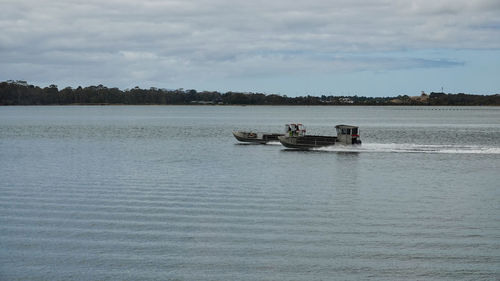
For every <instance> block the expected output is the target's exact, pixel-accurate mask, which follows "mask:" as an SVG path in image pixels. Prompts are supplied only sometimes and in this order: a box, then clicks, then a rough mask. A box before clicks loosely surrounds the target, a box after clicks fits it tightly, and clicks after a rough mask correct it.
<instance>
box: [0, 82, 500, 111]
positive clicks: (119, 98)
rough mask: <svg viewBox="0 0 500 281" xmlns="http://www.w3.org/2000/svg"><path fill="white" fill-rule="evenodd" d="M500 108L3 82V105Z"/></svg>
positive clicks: (487, 101) (447, 98)
mask: <svg viewBox="0 0 500 281" xmlns="http://www.w3.org/2000/svg"><path fill="white" fill-rule="evenodd" d="M72 104H81V105H107V104H110V105H111V104H126V105H455V106H459V105H500V95H498V94H494V95H476V94H474V95H472V94H465V93H458V94H451V93H448V94H446V93H437V92H431V93H429V94H426V93H424V92H422V93H420V94H419V95H416V96H408V95H398V96H393V97H363V96H357V95H355V96H333V95H329V96H326V95H322V96H311V95H307V96H299V97H288V96H286V95H276V94H263V93H242V92H226V93H220V92H217V91H202V92H198V91H196V90H184V89H176V90H169V89H158V88H153V87H152V88H149V89H141V88H139V87H135V88H132V89H126V90H120V89H118V88H108V87H105V86H103V85H98V86H88V87H77V88H71V87H66V88H63V89H61V90H59V89H58V87H57V86H56V85H50V86H48V87H44V88H41V87H39V86H34V85H30V84H28V83H27V82H26V81H6V82H1V83H0V105H72Z"/></svg>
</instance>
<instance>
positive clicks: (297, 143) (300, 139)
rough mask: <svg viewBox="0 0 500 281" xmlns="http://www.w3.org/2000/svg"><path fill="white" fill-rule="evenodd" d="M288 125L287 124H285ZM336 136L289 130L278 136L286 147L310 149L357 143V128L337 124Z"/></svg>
mask: <svg viewBox="0 0 500 281" xmlns="http://www.w3.org/2000/svg"><path fill="white" fill-rule="evenodd" d="M287 126H288V125H287ZM335 128H336V129H337V136H315V135H306V134H305V129H304V130H303V131H300V132H303V133H300V132H299V133H294V132H291V133H289V134H288V135H287V134H285V135H284V136H280V137H278V140H279V141H280V143H281V144H282V145H284V146H286V147H288V148H294V149H310V148H315V147H325V146H331V145H359V144H361V140H360V139H359V128H358V127H356V126H351V125H337V126H335Z"/></svg>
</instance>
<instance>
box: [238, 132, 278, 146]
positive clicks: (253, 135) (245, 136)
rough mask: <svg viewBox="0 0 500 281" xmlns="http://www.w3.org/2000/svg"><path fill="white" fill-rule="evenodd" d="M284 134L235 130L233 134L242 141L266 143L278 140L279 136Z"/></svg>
mask: <svg viewBox="0 0 500 281" xmlns="http://www.w3.org/2000/svg"><path fill="white" fill-rule="evenodd" d="M283 135H284V134H275V133H260V132H243V131H238V132H233V136H234V137H235V138H236V139H237V140H239V141H241V142H248V143H261V144H265V143H268V142H270V141H278V137H279V136H283Z"/></svg>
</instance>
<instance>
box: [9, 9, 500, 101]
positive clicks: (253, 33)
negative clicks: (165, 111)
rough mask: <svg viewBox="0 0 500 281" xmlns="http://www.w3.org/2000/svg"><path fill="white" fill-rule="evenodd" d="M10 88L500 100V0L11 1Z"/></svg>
mask: <svg viewBox="0 0 500 281" xmlns="http://www.w3.org/2000/svg"><path fill="white" fill-rule="evenodd" d="M0 7H1V10H2V12H1V13H0V30H1V31H0V80H1V81H5V80H8V79H14V80H27V81H28V82H29V83H31V84H35V85H40V86H46V85H49V84H53V83H54V84H57V85H58V86H59V88H63V87H66V86H72V87H76V86H79V85H81V86H88V85H98V84H103V85H105V86H108V87H119V88H121V89H125V88H131V87H134V86H140V87H141V88H149V87H158V88H168V89H177V88H185V89H196V90H199V91H202V90H218V91H222V92H225V91H229V90H232V91H245V92H263V93H277V94H282V95H288V96H298V95H307V94H311V95H322V94H325V95H355V94H357V95H362V96H393V95H398V94H408V95H418V94H419V93H420V91H426V92H430V91H441V87H443V88H444V91H445V92H450V93H457V92H466V93H477V94H494V93H500V1H499V0H415V1H406V0H392V1H383V0H382V1H380V0H379V1H374V0H373V1H372V0H308V1H301V0H298V1H285V0H265V1H264V0H244V1H241V0H179V1H173V0H140V1H139V0H85V1H83V0H0Z"/></svg>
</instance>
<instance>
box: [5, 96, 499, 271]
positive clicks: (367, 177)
mask: <svg viewBox="0 0 500 281" xmlns="http://www.w3.org/2000/svg"><path fill="white" fill-rule="evenodd" d="M290 122H301V123H303V124H304V125H306V127H307V129H308V133H311V134H335V132H334V129H333V127H334V126H335V125H337V124H352V125H358V126H360V129H361V139H362V141H363V144H362V146H361V147H357V148H351V147H334V148H325V149H316V150H313V151H293V150H286V149H284V147H282V146H281V145H280V144H279V143H272V144H268V145H243V144H238V143H237V141H236V140H235V139H234V138H233V136H232V134H231V132H232V131H233V130H250V129H256V130H262V131H269V132H281V131H282V130H284V124H285V123H290ZM0 179H1V180H0V280H500V108H498V107H295V106H291V107H270V106H269V107H267V106H255V107H254V106H246V107H238V106H234V107H232V106H64V107H58V106H51V107H0Z"/></svg>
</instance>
